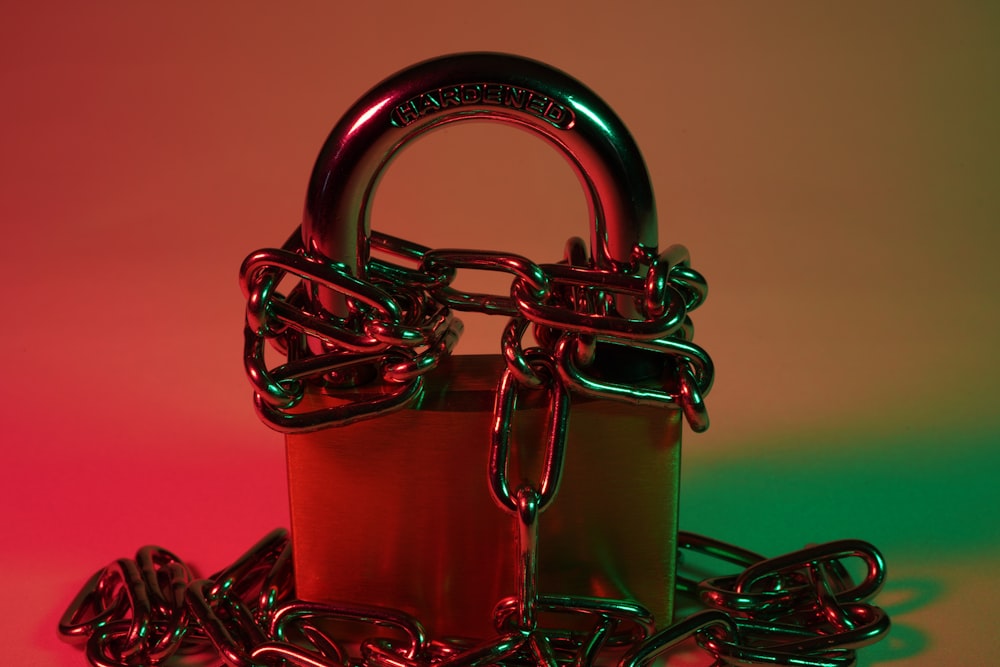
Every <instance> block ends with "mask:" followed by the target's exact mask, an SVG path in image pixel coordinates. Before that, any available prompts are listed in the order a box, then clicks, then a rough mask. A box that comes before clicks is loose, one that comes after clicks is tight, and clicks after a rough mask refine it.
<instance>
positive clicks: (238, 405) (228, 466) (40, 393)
mask: <svg viewBox="0 0 1000 667" xmlns="http://www.w3.org/2000/svg"><path fill="white" fill-rule="evenodd" d="M998 34H1000V13H998V11H997V9H996V8H995V7H993V6H992V5H989V4H988V3H972V2H969V3H962V2H958V3H948V4H944V3H940V4H938V3H930V2H885V3H872V4H869V3H851V2H848V3H822V4H821V3H798V2H772V3H766V4H764V3H755V4H751V3H738V4H737V3H731V4H712V5H711V6H707V5H698V6H689V5H685V4H674V3H654V2H644V3H639V2H636V3H611V2H577V3H572V4H571V5H566V4H565V3H550V4H540V3H539V4H535V3H527V2H525V3H518V2H511V3H503V4H493V5H485V4H484V5H482V6H477V5H476V4H475V3H468V2H453V1H447V2H436V3H433V4H431V3H401V2H382V3H370V4H362V3H357V4H355V5H346V4H343V5H341V4H338V3H332V2H327V3H323V2H312V3H296V4H294V5H283V6H279V4H277V3H265V2H244V3H169V4H168V3H161V4H155V3H126V2H106V3H99V4H98V3H69V2H63V3H58V2H39V3H31V4H30V5H29V3H23V4H18V5H14V4H12V3H8V5H7V6H6V7H5V9H4V12H3V20H2V21H0V224H2V243H0V261H2V266H3V267H4V269H5V272H6V275H7V276H8V280H7V284H8V286H9V287H10V289H9V290H8V291H7V292H5V293H4V300H3V308H4V312H6V314H7V315H6V321H5V323H4V325H3V326H2V327H0V350H2V352H0V354H2V355H3V357H2V359H3V364H2V366H3V376H2V378H3V381H2V383H0V406H2V407H0V419H2V421H0V439H2V442H3V452H4V464H3V470H4V472H5V475H4V482H3V484H2V485H0V502H2V505H0V507H2V509H0V512H2V514H0V516H2V519H3V529H2V535H3V537H2V549H0V564H2V566H3V567H2V569H0V572H2V573H3V576H4V577H5V579H6V581H5V585H4V590H5V593H6V595H5V598H4V601H3V603H2V604H0V644H2V646H3V647H4V660H3V661H4V662H5V663H9V664H22V665H79V664H83V663H84V658H83V655H82V654H81V653H79V652H78V651H77V650H76V649H75V648H72V647H69V646H66V645H63V644H62V643H61V642H60V641H59V640H58V639H57V637H56V632H55V624H56V620H57V618H58V616H59V614H60V613H61V611H62V609H63V608H64V606H65V605H66V603H67V602H68V601H69V600H70V598H71V597H72V596H73V594H74V593H75V592H76V590H77V588H78V587H79V585H80V584H81V583H82V582H83V580H84V579H85V578H86V577H87V576H88V575H89V574H90V573H91V572H92V571H94V570H96V569H97V568H98V567H100V566H102V565H104V564H106V563H107V562H109V561H111V560H112V559H113V558H116V557H119V556H125V555H129V554H132V553H133V552H134V550H135V549H136V548H137V547H138V546H140V545H142V544H146V543H149V542H155V543H160V544H162V545H163V546H166V547H168V548H170V549H172V550H174V551H177V552H178V553H180V554H181V555H182V556H184V557H186V558H187V559H188V560H189V561H191V562H193V563H194V564H195V565H201V566H202V567H204V568H205V569H206V570H211V569H213V568H216V567H218V566H220V565H222V564H223V563H224V562H227V561H229V560H231V559H232V558H233V557H235V556H236V555H238V554H239V553H240V552H241V551H242V550H243V549H244V548H245V547H246V546H247V545H249V544H250V543H252V542H253V541H254V540H256V539H257V538H258V537H259V536H261V535H263V534H264V533H265V532H266V531H268V530H269V529H270V528H272V527H274V526H276V525H287V499H286V484H285V480H284V459H283V448H282V438H281V437H280V436H279V435H277V434H275V433H273V432H271V431H269V430H268V429H267V428H266V427H264V426H263V425H262V424H261V423H260V422H259V421H258V420H257V418H256V417H255V416H254V414H253V409H252V407H251V403H250V398H249V390H248V386H247V383H246V382H245V380H244V378H243V373H242V368H241V362H240V354H241V346H242V341H241V327H242V316H243V315H242V313H243V301H242V296H241V294H240V291H239V288H238V286H237V283H236V273H237V269H238V267H239V264H240V262H241V261H242V259H243V257H244V255H246V254H247V253H248V252H250V251H251V250H254V249H256V248H259V247H262V246H274V245H278V244H280V243H281V242H282V241H283V240H284V239H285V237H286V236H287V235H288V234H289V233H290V232H291V230H292V229H293V228H294V226H295V225H296V224H297V222H298V220H299V217H300V215H301V208H302V202H303V196H304V192H305V186H306V179H307V177H308V174H309V171H310V169H311V166H312V162H313V160H314V158H315V156H316V153H317V151H318V150H319V147H320V145H321V144H322V142H323V140H324V139H325V137H326V134H327V133H328V131H329V129H330V127H332V125H333V123H334V122H335V121H336V119H337V118H338V117H339V115H340V114H341V113H342V112H343V111H344V110H345V109H346V108H347V107H348V106H349V105H350V104H351V103H352V102H353V101H354V100H355V99H356V98H357V97H358V96H360V95H361V94H362V93H363V92H364V91H365V90H367V89H368V88H369V87H370V86H371V85H373V84H374V83H376V82H377V81H379V80H380V79H381V78H383V77H384V76H386V75H388V74H390V73H392V72H394V71H396V70H398V69H400V68H402V67H404V66H406V65H408V64H411V63H413V62H416V61H418V60H422V59H424V58H428V57H431V56H435V55H440V54H443V53H448V52H455V51H463V50H499V51H508V52H514V53H519V54H523V55H527V56H531V57H534V58H537V59H540V60H543V61H546V62H549V63H551V64H553V65H555V66H557V67H560V68H562V69H564V70H566V71H568V72H570V73H571V74H573V75H574V76H576V77H577V78H579V79H581V80H582V81H584V82H585V83H587V84H588V85H589V86H590V87H592V88H593V89H595V90H596V91H597V92H598V93H599V94H600V95H601V96H602V97H604V98H605V99H606V100H607V101H608V102H609V103H610V104H611V106H612V107H613V108H615V109H616V110H617V111H618V113H619V115H620V116H621V117H622V118H623V120H624V121H625V123H626V124H627V125H628V126H629V128H630V129H631V130H632V132H633V134H634V135H635V138H636V140H637V142H638V144H639V146H640V147H641V148H642V150H643V154H644V156H645V159H646V162H647V165H648V167H649V170H650V173H651V176H652V179H653V184H654V188H655V191H656V194H657V201H658V206H659V210H660V218H661V221H660V237H661V243H663V244H664V245H665V244H669V243H675V242H680V243H684V244H686V245H687V246H688V247H689V248H690V249H691V251H692V255H693V258H694V262H695V266H696V267H697V268H699V269H700V270H701V271H703V272H704V273H705V274H706V275H707V276H708V278H709V282H710V285H711V295H710V298H709V301H708V303H707V305H706V306H704V308H703V309H702V310H700V311H699V312H698V313H697V317H696V323H697V326H698V334H697V340H698V341H699V342H700V343H701V344H702V345H704V346H705V347H706V348H707V349H708V350H709V351H710V352H711V353H712V355H713V357H714V359H715V361H716V365H717V367H718V375H717V378H716V386H715V389H714V391H713V392H712V395H711V396H710V397H709V398H710V403H709V406H710V409H711V412H712V417H713V426H712V429H711V430H710V431H709V432H708V433H707V434H705V435H702V436H691V435H688V436H687V438H686V447H685V453H684V473H683V475H684V478H683V486H682V510H681V512H682V519H681V525H682V527H683V528H684V529H687V530H694V531H700V532H705V533H709V534H712V535H715V536H717V537H720V538H724V539H728V540H731V541H735V542H740V543H743V544H745V545H746V546H748V547H749V548H752V549H755V550H758V551H762V552H764V553H779V552H782V551H786V550H789V549H794V548H798V547H801V546H803V545H805V544H806V543H809V542H817V541H825V540H829V539H835V538H841V537H859V538H862V539H867V540H870V541H872V542H874V543H875V544H877V545H878V546H880V547H881V548H882V549H883V551H884V552H885V555H886V557H887V559H888V562H889V566H890V583H889V585H888V586H887V588H886V591H885V593H884V594H883V596H882V601H883V603H884V604H885V606H886V607H887V609H888V610H889V612H890V613H891V614H892V615H893V620H894V622H895V627H894V630H893V633H892V635H891V636H890V638H889V639H887V640H886V641H884V642H882V643H881V644H879V645H877V646H876V647H873V648H871V649H869V650H867V651H863V652H862V654H861V664H862V665H888V664H905V665H940V664H987V663H992V662H995V661H996V659H997V658H996V656H997V652H998V650H1000V643H998V640H997V635H996V631H995V622H994V621H993V609H992V607H993V605H995V601H996V599H997V598H998V596H1000V582H998V577H997V575H996V563H997V562H998V559H1000V525H998V520H997V518H996V512H997V509H996V508H997V506H998V500H1000V492H998V490H997V484H996V482H995V477H996V474H997V471H998V468H1000V466H998V463H1000V453H998V452H1000V447H998V445H1000V443H998V440H1000V419H998V410H997V407H996V403H997V398H998V396H1000V391H998V388H1000V387H998V379H997V378H998V374H1000V353H998V352H997V342H998V341H1000V317H998V298H997V294H998V291H1000V262H998V259H997V247H998V245H1000V225H998V222H1000V203H998V185H1000V183H998V177H1000V158H998V156H1000V129H998V128H1000V124H998V123H997V119H998V118H1000V86H998V85H997V82H998V74H1000V73H998V63H1000V40H998V39H997V35H998ZM585 214H586V207H585V204H584V199H583V197H582V194H581V192H580V190H579V185H578V184H577V182H576V180H575V177H574V176H573V175H572V172H571V171H570V169H569V167H568V166H567V165H565V164H564V163H563V160H562V158H561V157H560V156H558V155H557V154H555V153H554V152H552V151H551V150H550V149H549V148H548V147H547V146H546V145H544V143H543V142H539V141H537V139H534V138H533V137H531V136H529V135H526V134H522V133H519V132H517V131H515V130H513V129H511V128H507V127H502V126H483V125H477V124H474V125H472V126H469V125H466V126H459V127H453V128H450V129H446V130H443V131H441V132H439V133H437V134H436V135H435V136H434V137H433V138H432V139H429V140H427V141H422V142H419V143H418V144H417V145H415V146H414V147H412V148H411V149H409V150H408V151H407V152H406V153H405V154H404V155H403V156H402V157H401V158H400V159H399V160H398V162H397V163H396V164H395V165H394V166H393V167H392V168H391V169H390V171H389V173H388V175H387V177H386V179H385V180H384V182H383V185H382V187H381V189H380V191H379V193H378V196H377V198H376V208H375V213H374V226H375V227H377V228H379V229H382V230H384V231H388V232H390V233H395V234H399V235H402V236H406V237H409V238H412V239H414V240H418V241H420V242H422V243H424V244H426V245H430V246H440V245H451V246H455V245H465V246H470V247H486V248H502V249H508V250H511V251H515V252H520V253H522V254H525V255H528V256H530V257H533V258H536V259H538V260H540V261H549V260H552V259H555V258H556V257H558V256H559V253H560V252H561V247H562V243H563V240H564V239H565V237H567V236H569V235H572V234H582V233H583V231H584V229H585V225H586V221H585ZM466 325H467V326H466V331H467V335H466V337H465V339H464V340H463V342H462V344H461V345H460V348H459V351H460V352H466V353H469V352H490V351H493V350H495V349H496V346H497V343H496V341H497V336H498V331H499V328H498V327H499V324H498V323H496V322H483V321H480V320H478V319H476V318H467V321H466ZM470 474H479V473H478V472H472V473H470Z"/></svg>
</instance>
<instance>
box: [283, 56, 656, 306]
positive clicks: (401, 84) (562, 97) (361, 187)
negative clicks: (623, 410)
mask: <svg viewBox="0 0 1000 667" xmlns="http://www.w3.org/2000/svg"><path fill="white" fill-rule="evenodd" d="M465 120H492V121H499V122H501V123H506V124H509V125H513V126H514V127H519V128H522V129H525V130H528V131H531V132H533V133H535V134H537V135H539V136H541V137H542V138H543V139H546V140H547V141H548V142H550V143H551V144H553V145H554V146H556V147H557V148H559V150H560V151H561V153H562V154H563V155H564V156H565V157H566V158H567V159H568V160H569V163H570V164H571V165H572V167H573V170H574V171H575V172H576V174H577V176H578V177H579V179H580V182H581V183H582V185H583V189H584V192H585V193H586V195H587V200H588V204H589V208H590V217H591V253H592V255H593V261H594V264H595V266H596V267H597V268H600V269H604V270H609V271H621V270H625V269H626V267H629V266H631V267H634V260H635V259H636V258H638V257H642V256H646V257H649V256H652V255H655V253H656V248H657V220H656V210H655V204H654V201H653V192H652V187H651V185H650V181H649V174H648V172H647V170H646V166H645V164H644V162H643V160H642V157H641V155H640V153H639V149H638V147H637V146H636V144H635V141H634V140H633V139H632V136H631V134H629V132H628V130H627V129H626V128H625V125H624V124H623V123H622V122H621V120H620V119H619V118H618V116H617V115H616V114H615V113H614V111H612V110H611V108H610V107H609V106H608V105H607V104H605V103H604V101H603V100H601V99H600V98H599V97H598V96H597V94H595V93H594V92H593V91H591V90H590V89H589V88H587V87H586V86H584V85H583V84H582V83H580V82H579V81H577V80H576V79H573V78H572V77H570V76H568V75H567V74H564V73H563V72H561V71H559V70H556V69H554V68H552V67H550V66H548V65H545V64H542V63H539V62H537V61H534V60H530V59H527V58H522V57H519V56H513V55H505V54H499V53H467V54H458V55H451V56H445V57H442V58H436V59H432V60H428V61H425V62H422V63H419V64H417V65H414V66H412V67H409V68H407V69H405V70H402V71H400V72H399V73H397V74H395V75H393V76H391V77H389V78H388V79H386V80H385V81H383V82H382V83H380V84H378V85H377V86H375V87H374V88H373V89H372V90H370V91H369V92H368V93H367V94H365V95H364V96H363V97H362V98H361V99H360V100H358V102H357V103H356V104H355V105H354V106H353V107H351V109H350V110H349V111H347V113H346V114H345V115H344V116H343V118H341V120H340V121H339V122H338V123H337V125H336V126H335V127H334V128H333V130H332V131H331V132H330V136H329V137H328V138H327V140H326V143H325V144H324V145H323V148H322V150H321V151H320V154H319V157H318V158H317V160H316V165H315V167H314V168H313V172H312V176H311V178H310V181H309V189H308V192H307V196H306V207H305V216H304V219H303V223H302V240H303V244H304V246H305V248H306V252H308V253H309V254H311V255H313V256H315V257H318V258H322V259H324V260H327V261H331V262H339V263H342V264H344V265H345V266H346V267H347V268H348V269H349V270H350V271H351V272H352V273H353V274H354V275H355V276H357V277H359V278H364V277H365V269H366V265H367V262H368V257H369V236H370V233H371V232H370V224H369V216H370V211H371V206H372V201H373V197H374V194H375V189H376V187H377V186H378V183H379V180H380V178H381V176H382V175H383V174H384V173H385V170H386V167H387V166H388V165H389V163H390V162H391V161H392V159H393V158H394V157H395V156H396V155H397V154H398V153H399V151H400V150H401V149H402V148H403V147H405V146H407V145H408V144H409V143H410V142H411V141H413V140H415V139H417V138H418V137H421V136H423V135H424V134H426V133H427V132H429V131H431V130H434V129H437V128H439V127H443V126H445V125H447V124H449V123H453V122H459V121H465ZM338 298H339V297H338V295H336V294H334V293H332V292H330V291H329V290H320V294H319V300H320V303H321V305H322V306H323V307H324V308H325V309H326V310H327V311H329V312H333V313H335V312H338V310H339V309H340V308H339V306H338V303H337V300H338Z"/></svg>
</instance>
